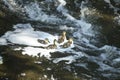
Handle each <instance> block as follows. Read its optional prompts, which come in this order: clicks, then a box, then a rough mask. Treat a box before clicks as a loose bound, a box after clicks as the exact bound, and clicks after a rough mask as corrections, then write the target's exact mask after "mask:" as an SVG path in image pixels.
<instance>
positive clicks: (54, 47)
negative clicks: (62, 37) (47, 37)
mask: <svg viewBox="0 0 120 80" xmlns="http://www.w3.org/2000/svg"><path fill="white" fill-rule="evenodd" d="M56 42H57V40H56V39H54V41H53V44H50V45H48V46H47V47H45V49H56V48H57V45H56Z"/></svg>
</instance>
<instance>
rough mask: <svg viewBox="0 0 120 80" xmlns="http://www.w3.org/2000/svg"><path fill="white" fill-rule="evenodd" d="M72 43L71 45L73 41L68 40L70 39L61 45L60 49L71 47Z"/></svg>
mask: <svg viewBox="0 0 120 80" xmlns="http://www.w3.org/2000/svg"><path fill="white" fill-rule="evenodd" d="M72 43H73V39H72V38H70V39H69V40H68V42H66V43H64V44H63V45H61V47H62V48H68V47H70V46H71V44H72Z"/></svg>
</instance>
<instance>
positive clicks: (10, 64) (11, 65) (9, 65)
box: [0, 48, 42, 80]
mask: <svg viewBox="0 0 120 80" xmlns="http://www.w3.org/2000/svg"><path fill="white" fill-rule="evenodd" d="M1 56H2V57H3V64H2V65H0V66H1V67H0V68H3V69H1V70H0V72H2V73H4V74H3V76H4V77H5V78H8V79H9V80H19V77H20V76H22V75H21V73H24V72H26V73H27V72H29V76H30V77H29V79H27V78H26V80H30V79H34V78H36V76H38V75H37V73H41V71H42V67H40V66H36V65H35V63H34V58H32V57H29V56H27V55H22V54H21V51H13V50H10V49H9V48H7V49H6V51H5V52H2V54H1ZM31 70H33V72H32V71H31ZM34 72H35V73H34ZM30 73H31V74H30ZM39 75H40V74H39ZM3 76H1V77H3ZM34 80H35V79H34Z"/></svg>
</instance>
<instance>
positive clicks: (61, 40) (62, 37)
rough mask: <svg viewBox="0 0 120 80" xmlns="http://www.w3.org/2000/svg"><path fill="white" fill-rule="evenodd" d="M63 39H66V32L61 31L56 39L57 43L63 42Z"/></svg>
mask: <svg viewBox="0 0 120 80" xmlns="http://www.w3.org/2000/svg"><path fill="white" fill-rule="evenodd" d="M65 39H66V32H65V31H63V32H62V35H61V36H60V37H59V39H58V43H62V42H64V40H65Z"/></svg>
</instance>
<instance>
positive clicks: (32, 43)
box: [0, 24, 74, 59]
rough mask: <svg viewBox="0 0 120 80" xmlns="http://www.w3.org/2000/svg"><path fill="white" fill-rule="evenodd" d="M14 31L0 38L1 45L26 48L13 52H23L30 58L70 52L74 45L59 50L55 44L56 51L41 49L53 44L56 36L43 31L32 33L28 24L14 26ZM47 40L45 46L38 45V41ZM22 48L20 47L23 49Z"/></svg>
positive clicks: (32, 30) (48, 56)
mask: <svg viewBox="0 0 120 80" xmlns="http://www.w3.org/2000/svg"><path fill="white" fill-rule="evenodd" d="M14 29H15V30H14V31H8V32H6V33H5V35H3V36H2V37H1V38H0V41H1V44H0V45H3V44H10V43H11V44H19V45H21V46H22V45H23V46H28V47H24V48H21V47H19V48H15V50H23V52H22V53H23V54H28V55H31V56H45V57H46V58H48V59H49V58H50V56H51V55H50V53H53V52H56V51H58V52H65V51H70V50H71V48H73V47H74V44H72V45H71V47H69V48H65V49H64V48H61V47H60V45H62V44H63V43H61V44H57V46H58V48H57V49H49V50H47V49H44V48H43V47H46V46H48V45H49V44H53V41H54V39H56V40H57V39H58V36H57V35H56V36H54V35H52V34H49V33H46V32H43V31H34V29H33V28H32V26H31V25H30V24H17V25H14ZM45 38H48V39H49V41H50V43H49V44H47V45H44V44H41V43H39V42H38V41H37V40H38V39H45ZM67 41H68V40H65V41H64V42H67ZM23 46H22V47H23ZM38 54H40V55H38Z"/></svg>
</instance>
